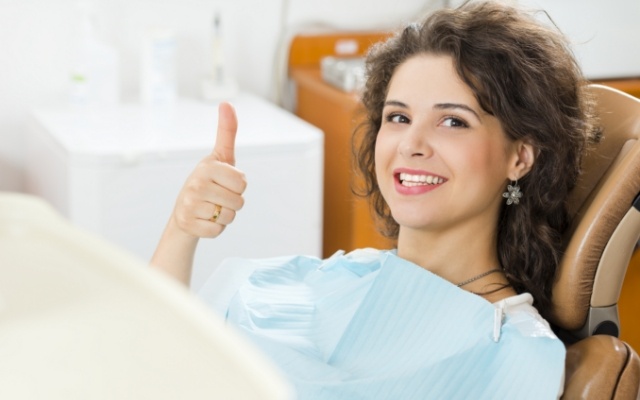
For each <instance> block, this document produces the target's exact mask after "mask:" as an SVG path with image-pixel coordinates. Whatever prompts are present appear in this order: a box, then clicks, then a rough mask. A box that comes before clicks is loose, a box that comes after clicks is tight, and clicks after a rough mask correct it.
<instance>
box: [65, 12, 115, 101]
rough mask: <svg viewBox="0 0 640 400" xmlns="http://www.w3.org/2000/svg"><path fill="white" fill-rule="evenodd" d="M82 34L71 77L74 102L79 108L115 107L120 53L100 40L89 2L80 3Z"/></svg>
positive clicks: (80, 28) (78, 41) (79, 37)
mask: <svg viewBox="0 0 640 400" xmlns="http://www.w3.org/2000/svg"><path fill="white" fill-rule="evenodd" d="M78 6H79V7H80V11H81V19H80V23H79V29H78V31H79V35H78V40H77V43H76V48H75V54H74V60H73V63H72V68H71V74H70V86H71V90H70V96H71V102H72V103H73V104H78V105H89V104H91V105H113V104H115V103H117V102H118V101H119V97H120V90H119V71H118V67H119V63H118V54H117V52H116V50H115V48H113V47H112V46H109V45H108V44H106V43H104V42H103V41H101V40H100V39H99V38H98V35H97V27H96V25H97V24H96V17H95V15H94V14H93V12H92V10H91V7H90V5H89V3H87V2H85V1H81V2H79V3H78Z"/></svg>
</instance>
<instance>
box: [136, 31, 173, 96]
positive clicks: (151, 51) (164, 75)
mask: <svg viewBox="0 0 640 400" xmlns="http://www.w3.org/2000/svg"><path fill="white" fill-rule="evenodd" d="M175 64H176V37H175V34H174V32H173V30H171V29H169V28H152V29H149V30H148V31H147V34H146V35H145V37H144V40H143V43H142V61H141V74H140V97H141V100H142V103H144V104H147V105H170V104H172V103H173V102H174V101H175V99H176V71H175V69H176V67H175Z"/></svg>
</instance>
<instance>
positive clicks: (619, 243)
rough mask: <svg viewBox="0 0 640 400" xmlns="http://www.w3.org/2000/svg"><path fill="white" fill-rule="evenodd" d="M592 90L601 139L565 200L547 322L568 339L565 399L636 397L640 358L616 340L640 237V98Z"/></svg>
mask: <svg viewBox="0 0 640 400" xmlns="http://www.w3.org/2000/svg"><path fill="white" fill-rule="evenodd" d="M590 90H592V92H593V93H594V95H595V96H596V99H597V101H598V106H597V107H598V108H597V110H598V114H599V117H600V123H601V127H602V128H603V132H602V133H603V139H602V141H601V143H600V144H599V145H597V147H596V148H595V150H593V151H592V152H591V153H589V154H587V155H586V157H585V159H584V161H583V170H584V173H583V175H582V176H581V178H580V180H579V183H578V185H577V187H576V188H575V189H574V191H573V192H572V194H571V197H570V199H569V203H568V209H569V212H570V214H571V215H572V217H573V223H572V226H571V228H570V229H569V231H568V234H567V236H566V237H567V240H566V251H565V254H564V256H563V259H562V262H561V265H560V269H559V277H558V279H557V281H556V283H555V285H554V289H553V308H552V316H551V318H550V319H551V321H550V322H551V323H552V324H553V325H554V326H555V327H556V328H557V332H558V335H559V336H560V337H561V339H563V341H564V342H565V343H566V344H567V360H566V367H567V369H566V376H565V391H564V395H563V399H617V400H627V399H634V400H635V399H640V394H639V393H640V390H639V386H640V359H639V358H638V355H637V353H636V352H635V351H634V350H633V349H632V348H631V347H630V346H629V345H628V344H626V343H625V342H623V341H621V340H620V339H618V334H619V332H620V323H619V321H618V309H617V303H618V299H619V297H620V290H621V287H622V282H623V280H624V276H625V273H626V269H627V266H628V264H629V260H630V258H631V255H632V254H633V251H634V249H635V247H636V243H637V242H638V239H639V238H640V195H639V194H640V100H638V99H636V98H634V97H632V96H629V95H627V94H625V93H623V92H620V91H617V90H615V89H611V88H609V87H606V86H600V85H592V86H591V87H590ZM638 290H640V288H638ZM636 306H637V307H638V309H639V312H638V315H639V318H640V304H637V305H636ZM623 328H624V327H623Z"/></svg>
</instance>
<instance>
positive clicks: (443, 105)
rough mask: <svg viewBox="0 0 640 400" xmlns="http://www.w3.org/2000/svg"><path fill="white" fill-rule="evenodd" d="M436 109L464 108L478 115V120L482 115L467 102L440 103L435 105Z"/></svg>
mask: <svg viewBox="0 0 640 400" xmlns="http://www.w3.org/2000/svg"><path fill="white" fill-rule="evenodd" d="M433 108H434V109H436V110H450V109H456V108H458V109H462V110H465V111H468V112H470V113H472V114H473V115H475V116H476V118H477V119H478V120H480V115H478V113H477V112H476V111H475V110H474V109H473V108H471V107H469V106H468V105H466V104H458V103H439V104H436V105H434V106H433Z"/></svg>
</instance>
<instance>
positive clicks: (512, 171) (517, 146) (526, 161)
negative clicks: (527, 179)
mask: <svg viewBox="0 0 640 400" xmlns="http://www.w3.org/2000/svg"><path fill="white" fill-rule="evenodd" d="M513 146H514V147H513V149H514V153H513V157H512V162H511V163H510V164H509V172H508V176H509V179H510V180H512V181H517V180H518V179H522V177H523V176H525V175H526V174H527V173H529V171H531V168H532V167H533V163H534V162H535V161H536V155H537V154H536V149H535V148H534V147H533V145H532V144H531V143H528V142H525V141H524V140H517V141H516V142H515V143H514V144H513Z"/></svg>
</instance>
